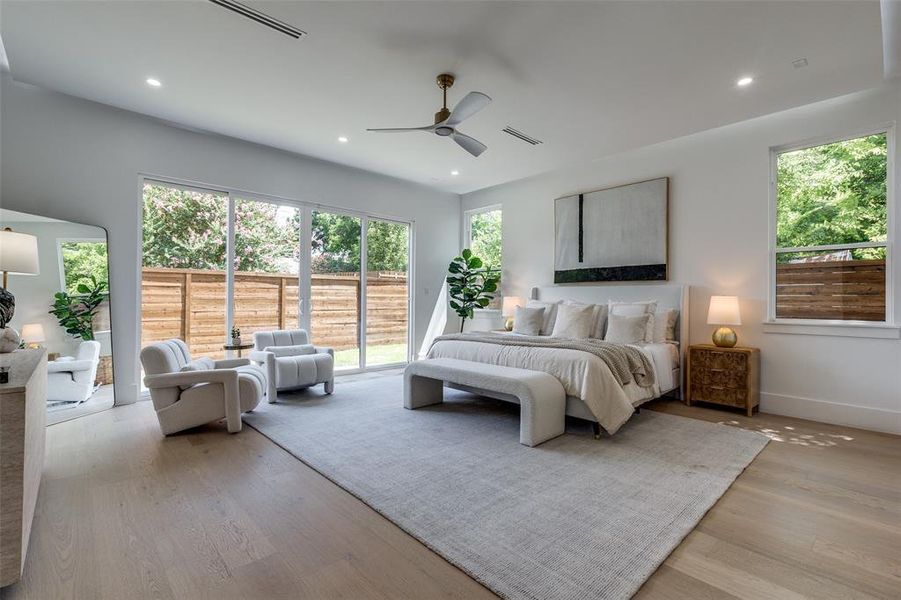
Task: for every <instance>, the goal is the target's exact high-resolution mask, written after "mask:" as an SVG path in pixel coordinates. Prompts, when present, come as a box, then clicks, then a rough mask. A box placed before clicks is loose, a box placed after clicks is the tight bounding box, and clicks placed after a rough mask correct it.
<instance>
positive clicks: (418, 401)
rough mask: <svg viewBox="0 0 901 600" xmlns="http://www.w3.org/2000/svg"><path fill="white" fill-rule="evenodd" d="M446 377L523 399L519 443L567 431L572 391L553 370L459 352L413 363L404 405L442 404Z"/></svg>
mask: <svg viewBox="0 0 901 600" xmlns="http://www.w3.org/2000/svg"><path fill="white" fill-rule="evenodd" d="M445 383H453V384H456V385H459V386H464V387H466V388H469V389H471V390H474V391H480V392H485V395H487V396H491V397H493V398H498V399H500V400H506V401H511V402H516V403H518V404H519V405H520V407H521V408H520V415H519V443H521V444H525V445H526V446H537V445H538V444H540V443H542V442H546V441H547V440H549V439H551V438H555V437H557V436H558V435H562V434H563V431H564V429H565V427H566V393H565V392H564V390H563V385H562V384H561V383H560V382H559V381H558V380H557V378H556V377H554V376H553V375H549V374H547V373H543V372H541V371H529V370H527V369H517V368H514V367H503V366H499V365H490V364H486V363H479V362H473V361H468V360H458V359H455V358H432V359H428V360H420V361H417V362H413V363H410V364H409V365H407V368H406V370H405V371H404V408H409V409H414V408H421V407H423V406H429V405H431V404H440V403H441V402H443V401H444V384H445Z"/></svg>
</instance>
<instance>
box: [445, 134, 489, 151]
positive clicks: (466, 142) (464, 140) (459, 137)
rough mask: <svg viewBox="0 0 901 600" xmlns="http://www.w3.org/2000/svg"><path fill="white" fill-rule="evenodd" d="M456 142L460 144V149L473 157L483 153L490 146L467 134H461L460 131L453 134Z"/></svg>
mask: <svg viewBox="0 0 901 600" xmlns="http://www.w3.org/2000/svg"><path fill="white" fill-rule="evenodd" d="M453 138H454V141H455V142H457V143H458V144H460V147H461V148H463V149H464V150H466V151H467V152H469V153H470V154H472V155H473V156H478V155H479V154H481V153H482V152H484V151H485V150H487V149H488V146H486V145H485V144H483V143H482V142H480V141H479V140H477V139H475V138H471V137H469V136H468V135H466V134H465V133H460V132H459V131H455V132H454V133H453Z"/></svg>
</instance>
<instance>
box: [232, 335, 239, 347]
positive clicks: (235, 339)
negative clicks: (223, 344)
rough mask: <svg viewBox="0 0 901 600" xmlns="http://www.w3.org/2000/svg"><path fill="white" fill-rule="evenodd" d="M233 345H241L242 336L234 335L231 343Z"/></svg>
mask: <svg viewBox="0 0 901 600" xmlns="http://www.w3.org/2000/svg"><path fill="white" fill-rule="evenodd" d="M231 345H232V346H240V345H241V338H239V337H233V338H232V344H231Z"/></svg>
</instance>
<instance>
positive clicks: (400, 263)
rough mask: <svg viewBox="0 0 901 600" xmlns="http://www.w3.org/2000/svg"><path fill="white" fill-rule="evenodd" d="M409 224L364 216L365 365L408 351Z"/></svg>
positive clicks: (397, 358) (395, 360)
mask: <svg viewBox="0 0 901 600" xmlns="http://www.w3.org/2000/svg"><path fill="white" fill-rule="evenodd" d="M409 268H410V225H409V224H407V223H398V222H394V221H384V220H380V219H372V218H370V219H367V226H366V273H365V275H366V298H365V300H366V365H367V366H369V367H375V366H385V365H392V364H400V363H404V362H406V361H407V357H408V355H409V343H408V340H409V304H410V287H409V285H408V271H409Z"/></svg>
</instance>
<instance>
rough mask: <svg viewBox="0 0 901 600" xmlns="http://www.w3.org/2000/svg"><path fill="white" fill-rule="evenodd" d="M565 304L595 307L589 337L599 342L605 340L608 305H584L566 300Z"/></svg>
mask: <svg viewBox="0 0 901 600" xmlns="http://www.w3.org/2000/svg"><path fill="white" fill-rule="evenodd" d="M563 304H569V305H571V306H592V307H594V315H593V316H592V318H591V319H592V327H591V332H590V333H589V334H588V337H590V338H594V339H597V340H602V339H604V328H605V327H606V325H607V305H606V304H583V303H582V302H576V301H575V300H566V301H565V302H564V303H563Z"/></svg>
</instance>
